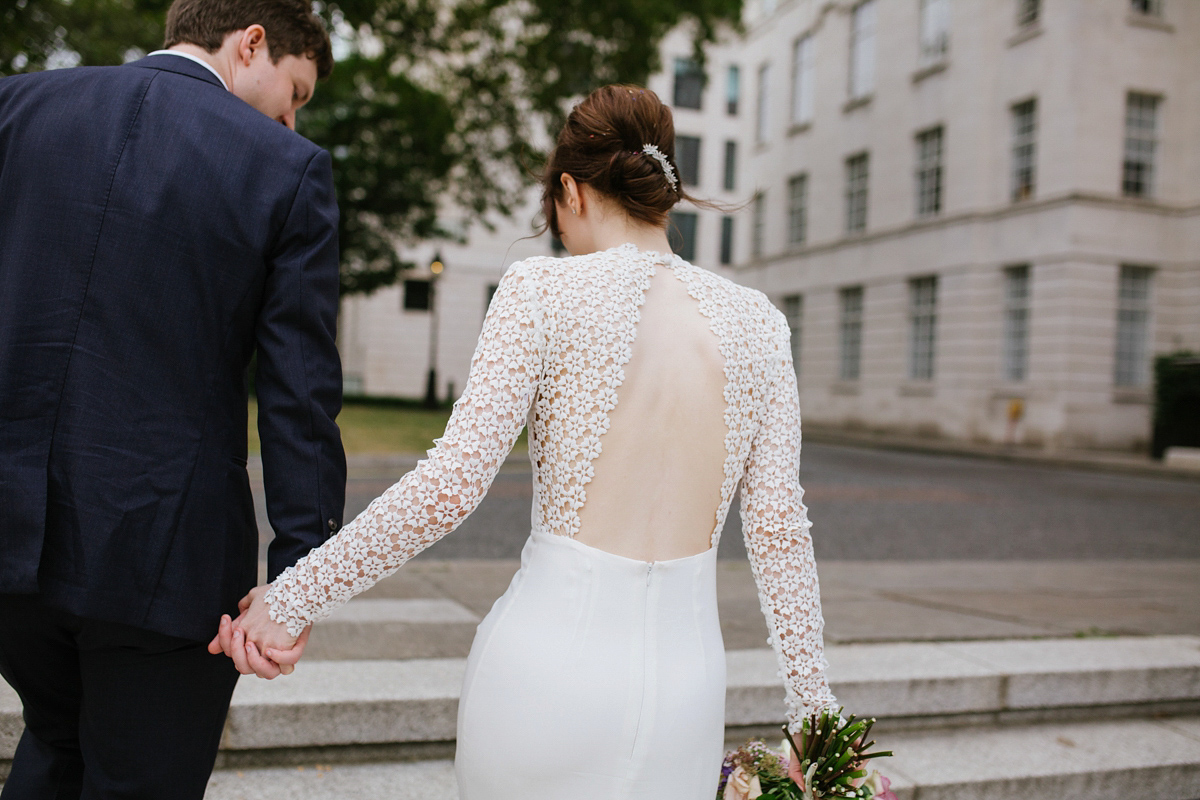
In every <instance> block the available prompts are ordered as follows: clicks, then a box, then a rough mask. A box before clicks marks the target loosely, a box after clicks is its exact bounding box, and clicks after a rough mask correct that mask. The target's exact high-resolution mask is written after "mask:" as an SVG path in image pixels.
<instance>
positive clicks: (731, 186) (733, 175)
mask: <svg viewBox="0 0 1200 800" xmlns="http://www.w3.org/2000/svg"><path fill="white" fill-rule="evenodd" d="M722 185H723V186H724V187H725V191H727V192H732V191H734V190H736V189H737V142H735V141H733V140H732V139H731V140H729V141H727V142H725V180H724V183H723V184H722Z"/></svg>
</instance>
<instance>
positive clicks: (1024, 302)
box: [1004, 264, 1029, 383]
mask: <svg viewBox="0 0 1200 800" xmlns="http://www.w3.org/2000/svg"><path fill="white" fill-rule="evenodd" d="M1028 374H1029V265H1028V264H1021V265H1019V266H1015V267H1007V268H1005V270H1004V380H1006V381H1010V382H1013V383H1019V382H1021V381H1023V380H1025V376H1026V375H1028Z"/></svg>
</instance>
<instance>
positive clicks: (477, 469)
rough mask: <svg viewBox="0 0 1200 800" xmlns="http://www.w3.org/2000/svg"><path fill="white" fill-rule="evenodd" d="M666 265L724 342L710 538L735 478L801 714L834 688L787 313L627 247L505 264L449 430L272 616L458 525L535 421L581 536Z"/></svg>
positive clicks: (388, 563) (367, 582) (300, 613)
mask: <svg viewBox="0 0 1200 800" xmlns="http://www.w3.org/2000/svg"><path fill="white" fill-rule="evenodd" d="M659 268H666V269H670V270H672V271H673V272H674V274H675V276H676V278H678V279H679V281H680V282H681V283H682V284H683V285H684V287H685V288H686V290H687V293H688V294H689V295H691V297H692V298H694V300H695V301H697V303H698V307H699V312H700V313H701V314H702V315H703V316H704V317H705V318H706V319H707V321H708V323H709V327H710V329H711V331H712V333H713V334H715V335H716V338H717V340H718V342H719V347H720V352H721V355H722V356H723V358H724V373H725V390H724V395H725V397H724V400H725V415H724V416H725V426H726V429H727V433H726V435H725V459H724V480H723V483H722V486H721V491H720V501H719V506H718V508H717V513H716V516H715V519H714V527H713V529H712V533H711V537H710V541H711V544H712V546H716V544H717V541H718V538H719V537H720V532H721V529H722V528H723V526H724V522H725V517H726V515H727V513H728V511H729V507H730V504H731V502H732V501H733V498H734V493H735V492H736V491H737V489H738V487H739V485H740V486H741V512H742V526H743V535H744V537H745V540H746V547H747V551H748V553H749V556H750V561H751V565H752V568H753V573H754V577H755V580H756V582H757V584H758V589H759V597H760V601H761V604H762V609H763V613H764V614H765V615H766V619H767V625H768V628H769V630H770V636H771V639H770V643H771V644H772V645H773V646H774V648H775V650H776V653H777V654H778V656H779V660H780V668H781V677H783V678H784V683H785V686H786V689H787V699H788V707H789V722H790V723H791V724H792V725H793V726H795V725H797V724H798V722H799V719H800V718H801V717H802V716H804V715H805V714H807V713H809V712H810V711H812V710H816V709H818V708H822V707H825V706H830V705H832V704H834V702H835V700H834V697H833V695H832V694H831V692H830V691H829V687H828V683H827V681H826V678H825V669H826V667H827V663H826V661H825V658H824V653H823V650H822V638H821V634H822V627H823V621H822V617H821V607H820V598H819V593H818V587H817V574H816V565H815V562H814V560H813V551H812V540H811V539H810V537H809V522H808V518H807V513H806V509H805V506H804V504H803V502H802V495H803V490H802V489H801V488H800V485H799V481H798V471H799V460H800V409H799V400H798V396H797V389H796V376H795V372H794V369H793V366H792V359H791V349H790V346H789V336H790V332H789V329H788V326H787V323H786V321H785V320H784V318H783V315H782V314H780V312H779V311H778V310H777V309H775V308H774V307H773V306H772V305H771V304H770V302H769V301H768V300H767V298H766V296H764V295H763V294H762V293H761V292H758V291H755V290H753V289H749V288H747V287H743V286H739V285H737V284H734V283H732V282H730V281H728V280H725V279H724V278H721V277H719V276H717V275H715V274H713V273H711V272H708V271H707V270H703V269H700V268H697V267H694V266H692V265H691V264H688V263H687V262H686V261H684V260H683V259H681V258H679V257H677V256H672V255H661V254H658V253H644V252H641V251H639V250H638V249H637V248H635V247H634V246H633V245H623V246H622V247H618V248H615V249H612V250H606V251H603V252H600V253H593V254H590V255H586V256H578V257H573V258H562V259H554V258H532V259H528V260H526V261H523V262H519V263H517V264H514V265H513V266H512V267H510V268H509V270H508V271H507V272H506V273H505V275H504V277H503V279H502V280H501V282H500V286H499V288H498V289H497V290H496V293H495V296H494V298H493V300H492V303H491V306H490V308H489V310H488V314H487V317H486V319H485V322H484V326H483V332H482V333H481V334H480V338H479V344H478V346H477V348H476V351H475V355H474V358H473V360H472V363H471V371H470V375H469V377H468V380H467V385H466V387H465V388H464V390H463V394H462V396H461V397H460V398H459V400H458V401H457V402H456V403H455V404H454V412H453V414H452V415H451V418H450V421H449V423H448V424H447V426H446V431H445V434H444V435H443V436H442V437H441V438H440V439H438V440H437V441H436V442H435V446H434V448H433V449H431V450H430V451H429V452H428V454H427V458H425V459H424V460H422V461H421V462H420V463H419V464H418V465H417V467H416V468H415V469H414V470H412V471H411V472H410V473H408V474H407V475H405V476H404V477H403V478H402V479H401V480H400V481H399V482H397V483H396V484H395V485H394V486H392V487H391V488H390V489H388V490H387V491H386V492H384V493H383V495H381V496H380V497H379V498H378V499H376V500H375V501H374V502H372V503H371V505H370V506H369V507H368V508H367V509H366V510H365V511H363V512H362V513H361V514H359V515H358V517H356V518H355V519H354V521H353V522H351V523H350V524H348V525H346V526H345V527H344V528H343V529H342V530H341V531H340V532H339V533H338V534H337V535H336V536H334V537H332V538H331V539H330V540H329V541H327V542H326V543H325V544H323V545H322V546H321V547H319V548H317V549H316V550H313V551H312V552H311V553H309V555H307V556H306V557H305V558H303V559H301V560H300V561H299V562H298V563H297V564H296V565H295V566H294V567H292V568H290V569H288V570H287V571H285V572H284V573H283V574H281V575H280V576H279V578H278V579H277V580H276V581H275V583H274V584H273V585H272V587H271V589H270V591H269V592H268V593H267V596H266V598H267V602H268V604H269V608H270V612H271V617H272V619H274V620H275V621H277V622H282V623H286V624H287V626H288V630H289V631H290V632H291V633H292V635H299V633H300V632H301V631H302V630H303V629H304V627H305V626H307V625H308V624H310V623H312V622H314V621H316V620H319V619H322V618H323V617H325V616H327V615H328V614H329V613H330V612H331V611H332V610H333V609H335V608H336V607H338V606H339V605H341V604H343V603H345V602H346V601H347V600H349V599H350V598H351V597H353V596H354V595H355V594H358V593H359V592H362V591H364V590H365V589H367V588H369V587H370V586H372V585H373V584H374V583H375V582H377V581H378V580H380V579H381V578H383V577H385V576H386V575H388V574H390V573H391V572H393V571H395V570H396V569H398V568H399V567H400V566H401V565H402V564H404V563H405V562H406V561H407V560H408V559H410V558H412V557H413V556H415V555H416V554H417V553H419V552H421V551H422V550H424V549H425V548H427V547H429V546H430V545H432V544H433V543H434V542H436V541H437V540H438V539H440V538H441V537H442V536H444V535H446V534H447V533H449V532H450V531H452V530H454V528H456V527H457V526H458V525H459V524H460V523H461V522H462V521H463V519H464V518H466V516H467V515H468V514H470V513H471V511H472V510H473V509H474V508H475V507H476V506H477V505H478V504H479V502H480V501H481V500H482V499H483V496H484V494H485V493H486V492H487V490H488V487H489V486H490V485H491V483H492V480H493V479H494V477H495V475H496V472H497V471H498V470H499V468H500V465H501V463H502V462H503V460H504V458H505V456H506V455H507V454H508V452H509V450H510V449H511V448H512V446H513V443H514V442H515V441H516V438H517V436H518V435H519V433H520V431H521V429H522V428H523V427H524V426H525V424H526V422H527V421H528V423H529V428H530V436H529V455H530V461H531V462H532V464H533V482H534V498H533V523H534V525H535V526H538V527H540V528H542V529H543V530H546V531H550V532H552V533H557V534H561V535H566V536H575V535H576V534H577V533H578V532H579V530H580V518H579V512H580V509H581V508H582V507H583V505H584V503H585V501H586V496H587V487H588V483H589V481H590V480H591V478H592V477H593V475H594V470H593V462H594V461H595V460H596V458H597V457H598V456H599V455H600V452H601V447H602V444H603V436H604V434H605V432H606V431H607V430H608V428H609V417H610V414H611V412H612V411H613V409H614V408H615V407H616V403H617V390H618V388H619V387H620V386H621V384H622V382H623V381H624V378H625V374H624V367H625V366H626V365H627V364H628V362H629V359H630V355H631V353H632V347H633V342H634V339H635V336H636V333H637V330H638V322H639V319H640V313H641V309H642V306H643V304H644V302H645V299H646V293H647V290H648V289H649V287H650V283H651V279H652V278H653V277H654V275H655V274H656V270H658V269H659Z"/></svg>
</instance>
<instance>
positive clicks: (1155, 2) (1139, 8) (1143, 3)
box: [1129, 0, 1163, 17]
mask: <svg viewBox="0 0 1200 800" xmlns="http://www.w3.org/2000/svg"><path fill="white" fill-rule="evenodd" d="M1162 6H1163V4H1162V0H1129V7H1130V10H1131V11H1133V13H1135V14H1145V15H1146V16H1149V17H1161V16H1162Z"/></svg>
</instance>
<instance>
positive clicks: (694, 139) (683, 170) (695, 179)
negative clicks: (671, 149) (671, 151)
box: [675, 136, 700, 186]
mask: <svg viewBox="0 0 1200 800" xmlns="http://www.w3.org/2000/svg"><path fill="white" fill-rule="evenodd" d="M675 164H676V166H678V167H679V180H681V181H682V182H683V185H684V186H696V185H697V184H699V183H700V137H699V136H676V137H675Z"/></svg>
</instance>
